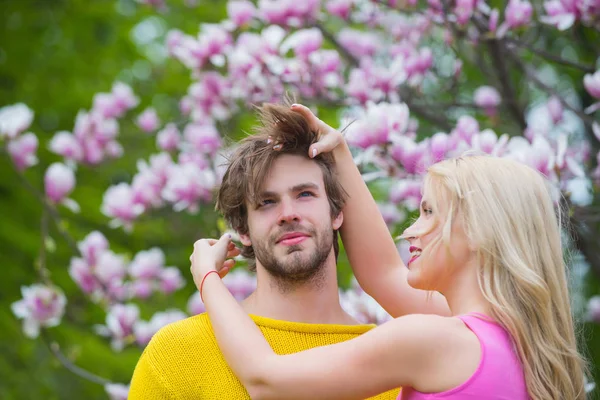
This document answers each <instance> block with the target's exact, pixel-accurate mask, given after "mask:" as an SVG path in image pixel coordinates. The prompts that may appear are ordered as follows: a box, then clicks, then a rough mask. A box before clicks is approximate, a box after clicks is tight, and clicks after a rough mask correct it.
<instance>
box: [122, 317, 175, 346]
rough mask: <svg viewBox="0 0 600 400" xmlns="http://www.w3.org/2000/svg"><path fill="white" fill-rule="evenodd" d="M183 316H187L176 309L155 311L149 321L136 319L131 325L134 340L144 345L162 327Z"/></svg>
mask: <svg viewBox="0 0 600 400" xmlns="http://www.w3.org/2000/svg"><path fill="white" fill-rule="evenodd" d="M185 318H187V315H186V314H185V313H184V312H182V311H180V310H177V309H170V310H166V311H163V312H157V313H156V314H154V315H153V316H152V318H150V321H147V322H146V321H137V322H136V323H135V325H134V327H133V331H134V335H135V340H136V342H137V343H138V344H139V345H141V346H145V345H147V344H148V342H150V339H152V336H154V334H155V333H156V332H158V331H159V330H160V329H161V328H162V327H164V326H166V325H168V324H170V323H173V322H177V321H180V320H182V319H185Z"/></svg>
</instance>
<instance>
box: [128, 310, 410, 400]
mask: <svg viewBox="0 0 600 400" xmlns="http://www.w3.org/2000/svg"><path fill="white" fill-rule="evenodd" d="M251 317H252V319H253V320H254V322H255V323H256V325H258V327H259V328H260V330H261V331H262V333H263V335H264V336H265V339H267V341H268V342H269V344H270V345H271V347H272V348H273V351H275V352H276V353H277V354H290V353H296V352H299V351H302V350H306V349H310V348H313V347H318V346H326V345H330V344H334V343H339V342H343V341H346V340H349V339H352V338H355V337H357V336H358V335H361V334H363V333H365V332H367V331H369V330H370V329H372V328H373V327H374V325H332V324H305V323H298V322H288V321H279V320H274V319H270V318H265V317H259V316H255V315H251ZM398 391H399V390H398V389H396V390H391V391H389V392H386V393H384V394H381V395H379V396H376V397H373V398H372V399H377V400H384V399H396V397H397V396H398ZM128 399H129V400H138V399H146V400H153V399H173V400H174V399H207V400H208V399H215V400H217V399H219V400H227V399H236V400H239V399H250V397H249V396H248V393H247V392H246V390H245V389H244V387H243V386H242V384H241V382H240V381H239V380H238V379H237V378H236V377H235V375H234V374H233V371H231V369H230V368H229V366H228V365H227V363H226V362H225V359H224V358H223V355H222V354H221V352H220V350H219V347H218V345H217V342H216V339H215V336H214V333H213V330H212V326H211V324H210V320H209V318H208V315H207V314H206V313H204V314H199V315H196V316H193V317H190V318H187V319H184V320H182V321H178V322H175V323H172V324H169V325H167V326H165V327H164V328H162V329H161V330H160V331H158V332H157V333H156V334H155V335H154V336H153V337H152V340H151V341H150V343H149V344H148V346H146V349H145V350H144V352H143V354H142V356H141V357H140V360H139V361H138V364H137V366H136V368H135V371H134V373H133V378H132V380H131V388H130V391H129V397H128Z"/></svg>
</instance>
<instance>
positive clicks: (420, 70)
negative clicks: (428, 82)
mask: <svg viewBox="0 0 600 400" xmlns="http://www.w3.org/2000/svg"><path fill="white" fill-rule="evenodd" d="M432 65H433V52H432V51H431V49H430V48H428V47H423V48H421V49H419V51H418V52H415V53H413V54H412V55H411V56H410V57H408V58H407V60H406V65H405V72H406V74H407V76H408V78H409V81H410V82H411V83H412V84H413V85H415V84H419V83H420V82H421V80H422V79H423V76H424V75H425V73H427V71H429V69H430V68H431V66H432Z"/></svg>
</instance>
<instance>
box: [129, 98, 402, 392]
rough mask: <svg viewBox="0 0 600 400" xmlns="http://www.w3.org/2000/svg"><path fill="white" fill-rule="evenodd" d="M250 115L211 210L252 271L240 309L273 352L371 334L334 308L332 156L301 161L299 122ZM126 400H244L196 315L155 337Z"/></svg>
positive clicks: (269, 112) (338, 218) (339, 202)
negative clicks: (251, 287)
mask: <svg viewBox="0 0 600 400" xmlns="http://www.w3.org/2000/svg"><path fill="white" fill-rule="evenodd" d="M259 111H260V122H261V126H260V127H259V128H257V132H256V133H255V134H254V135H251V136H249V137H247V138H245V139H244V140H243V141H242V142H241V143H240V145H239V147H238V148H237V150H236V152H235V153H234V155H233V156H232V158H231V160H230V164H229V166H228V169H227V172H226V173H225V175H224V178H223V183H222V185H221V188H220V190H219V193H218V197H217V210H218V211H219V212H221V213H222V214H223V216H224V217H225V219H226V220H227V222H228V223H229V224H230V225H231V227H232V228H233V229H234V230H235V231H236V232H237V233H238V234H239V237H240V241H241V243H242V249H241V253H242V255H243V256H245V257H247V258H248V259H249V260H250V268H251V269H253V270H256V275H257V289H256V291H255V292H254V293H253V294H251V295H250V296H249V297H248V298H247V299H245V300H244V301H243V302H242V305H243V307H244V309H245V311H246V312H247V313H248V314H250V316H251V317H252V318H253V320H254V321H255V322H256V324H257V325H258V326H259V328H260V329H261V330H262V332H263V334H264V336H265V338H266V339H267V340H268V341H269V343H270V345H271V346H272V348H273V349H274V351H275V352H277V353H279V354H289V353H293V352H297V351H301V350H305V349H309V348H312V347H316V346H322V345H328V344H333V343H337V342H341V341H344V340H348V339H351V338H354V337H356V336H357V335H360V334H362V333H364V332H367V331H368V330H370V329H371V328H373V326H372V325H359V324H358V323H357V322H356V321H355V320H354V319H353V318H351V317H350V316H349V315H348V314H347V313H346V312H345V311H344V310H343V309H342V307H341V305H340V302H339V297H338V285H337V276H336V259H337V255H338V251H339V248H338V242H337V230H338V229H339V228H340V226H341V224H342V222H343V213H342V208H343V206H344V203H345V200H346V193H345V191H344V189H343V188H342V187H341V185H340V184H339V182H338V180H337V177H336V171H335V165H334V160H333V157H332V155H331V154H329V153H326V154H322V155H319V156H318V157H316V158H314V159H311V158H309V157H308V156H307V154H308V149H309V146H310V145H311V144H312V143H314V142H316V141H317V136H316V134H315V133H314V132H312V131H311V130H310V129H309V127H308V123H307V121H306V120H305V119H304V117H302V116H301V115H300V114H298V113H295V112H293V111H291V110H290V109H289V108H288V107H285V106H281V105H272V104H270V105H265V106H263V107H262V108H260V109H259ZM274 147H275V150H274ZM397 395H398V390H396V391H390V392H387V393H385V394H382V395H380V396H378V397H377V399H395V398H396V397H397ZM129 398H130V399H159V398H160V399H163V398H168V399H191V398H195V399H249V396H248V394H247V392H246V390H245V389H244V387H243V386H242V384H241V383H240V382H239V381H238V380H237V378H236V377H235V376H234V375H233V373H232V371H231V370H230V369H229V367H228V366H227V364H226V362H225V360H224V359H223V356H222V355H221V353H220V351H219V348H218V346H217V343H216V341H215V337H214V335H213V332H212V328H211V325H210V321H209V319H208V315H207V314H200V315H196V316H194V317H191V318H188V319H185V320H183V321H179V322H176V323H173V324H170V325H168V326H166V327H164V328H163V329H161V330H160V331H159V332H158V333H157V334H156V335H154V337H153V338H152V340H151V342H150V343H149V344H148V346H147V347H146V349H145V351H144V353H143V354H142V357H141V358H140V360H139V362H138V365H137V367H136V369H135V372H134V375H133V379H132V383H131V389H130V394H129Z"/></svg>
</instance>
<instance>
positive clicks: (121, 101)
mask: <svg viewBox="0 0 600 400" xmlns="http://www.w3.org/2000/svg"><path fill="white" fill-rule="evenodd" d="M111 94H112V96H113V102H114V103H113V106H114V107H115V109H116V111H115V116H116V117H117V118H119V117H122V116H123V114H124V113H125V112H126V111H128V110H131V109H132V108H135V107H137V105H138V104H139V103H140V99H139V98H138V97H137V96H136V95H135V93H134V92H133V90H132V89H131V87H130V86H129V85H127V84H125V83H123V82H115V83H114V84H113V87H112V91H111Z"/></svg>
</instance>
